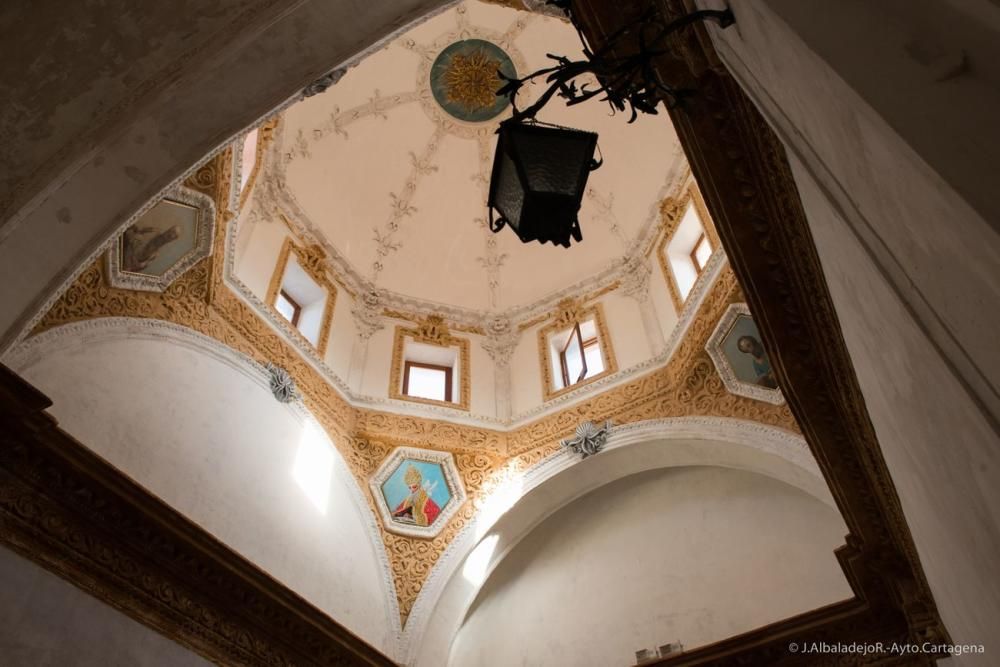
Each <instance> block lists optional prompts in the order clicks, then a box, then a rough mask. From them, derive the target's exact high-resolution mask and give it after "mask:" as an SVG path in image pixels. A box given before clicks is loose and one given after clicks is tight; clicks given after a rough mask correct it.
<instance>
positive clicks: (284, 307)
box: [274, 290, 302, 326]
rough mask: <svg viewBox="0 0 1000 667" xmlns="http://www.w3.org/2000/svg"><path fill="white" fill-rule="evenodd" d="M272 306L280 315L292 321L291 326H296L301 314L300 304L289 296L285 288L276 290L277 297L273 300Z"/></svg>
mask: <svg viewBox="0 0 1000 667" xmlns="http://www.w3.org/2000/svg"><path fill="white" fill-rule="evenodd" d="M274 307H275V308H276V309H277V310H278V312H279V313H281V315H282V317H284V318H285V319H286V320H288V321H289V322H291V323H292V326H298V324H299V316H300V315H301V314H302V306H300V305H299V303H298V302H297V301H296V300H295V299H293V298H292V297H291V296H289V294H288V292H286V291H285V290H279V291H278V298H277V299H276V300H275V302H274Z"/></svg>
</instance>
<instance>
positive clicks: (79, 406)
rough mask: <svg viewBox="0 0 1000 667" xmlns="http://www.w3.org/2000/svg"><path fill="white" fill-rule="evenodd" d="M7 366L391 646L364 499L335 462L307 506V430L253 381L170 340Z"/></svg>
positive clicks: (174, 499) (56, 407)
mask: <svg viewBox="0 0 1000 667" xmlns="http://www.w3.org/2000/svg"><path fill="white" fill-rule="evenodd" d="M17 370H18V371H19V372H20V373H22V375H23V376H24V377H25V378H26V379H27V380H28V381H29V382H31V383H32V384H34V385H35V386H36V387H38V388H39V389H40V390H41V391H43V392H44V393H46V394H47V395H48V396H49V397H50V398H51V399H52V401H53V407H52V409H51V412H52V414H54V415H55V416H56V418H58V420H59V422H60V425H61V426H62V428H64V429H65V430H67V431H68V432H69V433H71V434H72V435H73V436H75V437H76V438H78V439H79V440H80V441H81V442H83V443H84V444H86V445H87V446H89V447H91V448H92V449H93V450H94V451H95V452H97V453H98V454H100V455H101V456H103V457H104V458H106V459H107V460H108V461H109V462H110V463H111V464H113V465H114V466H116V467H118V468H119V469H121V470H122V471H123V472H125V473H126V474H127V475H129V476H130V477H131V478H133V479H135V480H136V481H137V482H139V483H140V484H142V485H143V486H144V487H146V488H147V489H149V490H150V491H151V492H152V493H153V494H155V495H157V496H158V497H160V498H161V499H163V500H164V501H165V502H166V503H168V504H169V505H171V506H172V507H174V508H176V509H177V510H178V511H180V512H182V513H183V514H185V515H186V516H187V517H189V518H190V519H192V520H193V521H195V522H196V523H198V524H199V525H201V526H202V527H203V528H205V529H206V530H208V531H209V532H211V533H212V534H214V535H215V536H216V537H218V538H219V539H220V540H222V541H223V542H224V543H226V544H227V545H228V546H229V547H231V548H232V549H234V550H235V551H237V552H239V553H240V554H242V555H243V556H244V557H246V558H247V559H249V560H250V561H252V562H253V563H255V564H256V565H257V566H258V567H260V568H262V569H263V570H265V571H267V572H268V573H269V574H270V575H271V576H273V577H275V578H276V579H277V580H279V581H281V582H282V583H284V584H286V585H287V586H289V587H290V588H291V589H292V590H294V591H295V592H297V593H298V594H300V595H301V596H303V597H304V598H305V599H307V600H309V601H310V602H311V603H312V604H314V605H316V606H317V607H318V608H320V609H321V610H323V611H324V612H326V613H328V614H329V615H330V616H331V617H333V618H334V619H336V620H337V621H338V622H340V623H342V624H344V625H345V626H347V627H348V628H349V629H351V630H352V631H354V632H355V633H357V634H358V635H359V636H361V637H362V638H364V639H365V640H366V641H368V642H370V643H371V644H373V645H374V646H376V647H378V648H380V649H382V650H383V651H386V652H388V653H391V652H392V651H393V650H394V649H393V646H392V645H391V644H390V637H391V633H390V628H389V623H388V621H387V619H388V618H389V614H388V611H387V604H388V602H387V600H388V599H389V598H388V592H387V590H386V589H385V587H384V586H383V580H382V576H381V574H380V572H381V571H380V568H379V566H378V564H377V563H378V561H377V559H376V555H375V550H374V547H373V544H372V542H371V541H370V539H369V532H368V531H367V530H366V522H367V521H370V520H371V517H370V515H368V510H367V507H365V508H364V509H363V510H362V509H360V505H359V504H357V501H356V500H355V497H354V496H352V493H351V492H350V487H349V486H348V485H349V484H354V482H353V480H352V479H350V477H349V475H348V474H347V473H346V471H345V469H344V466H343V464H341V465H340V466H339V468H338V466H334V467H333V468H332V469H331V470H330V471H329V475H330V476H331V478H330V485H329V499H328V502H327V503H326V507H325V509H324V510H321V509H318V507H317V506H316V505H315V504H313V501H311V500H310V498H309V496H307V494H306V493H305V491H304V489H303V487H302V486H300V485H299V483H298V482H297V481H296V479H295V478H293V467H294V465H295V461H296V456H297V454H298V451H299V447H300V443H301V442H302V439H303V437H304V436H303V434H304V433H306V432H307V428H306V425H305V423H304V422H303V419H302V417H301V416H300V415H299V414H297V413H296V412H295V411H293V410H292V408H290V407H288V406H286V405H282V404H280V403H278V402H277V401H276V400H275V399H274V398H273V397H272V396H271V394H270V392H269V390H268V389H267V388H266V385H265V384H264V382H263V378H261V379H259V380H258V379H253V378H251V377H249V376H248V375H246V374H245V373H244V372H243V371H241V370H237V369H236V368H234V367H233V366H231V365H229V364H228V363H226V362H223V361H221V360H220V359H218V358H215V357H212V356H209V355H207V354H205V353H203V352H200V351H195V350H193V349H190V348H189V347H184V346H181V345H179V344H177V343H175V342H171V341H164V340H158V339H148V338H124V337H116V338H110V339H97V340H91V341H89V342H88V343H87V344H86V345H85V346H82V345H79V344H77V345H72V344H70V345H68V346H67V347H64V348H62V349H57V350H55V351H52V352H49V353H47V354H46V355H45V356H44V357H42V358H41V359H37V358H36V359H35V360H34V362H33V363H31V364H30V365H29V366H28V367H26V368H18V369H17ZM321 442H325V443H326V444H327V446H329V447H331V448H332V445H331V444H330V443H329V441H328V440H326V439H325V436H322V437H321ZM321 446H322V445H321ZM334 452H335V450H334ZM334 455H335V456H337V457H339V454H336V453H335V454H334ZM373 532H374V531H373Z"/></svg>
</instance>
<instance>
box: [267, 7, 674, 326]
mask: <svg viewBox="0 0 1000 667" xmlns="http://www.w3.org/2000/svg"><path fill="white" fill-rule="evenodd" d="M547 53H556V54H562V55H567V56H570V57H578V56H579V55H580V53H581V44H580V40H579V37H578V36H577V33H576V31H575V30H574V28H573V27H572V26H571V25H570V24H569V23H567V22H565V21H561V20H559V19H557V18H553V17H549V16H542V15H537V14H530V13H527V12H524V11H518V10H513V9H508V8H506V7H501V6H496V5H487V4H482V3H479V2H471V1H470V2H465V3H462V4H460V5H457V6H456V7H454V8H452V9H450V10H448V11H446V12H444V13H441V14H439V15H437V16H435V17H434V18H432V19H430V20H428V21H426V22H425V23H423V24H421V25H418V26H416V27H414V28H412V29H411V30H410V31H408V32H407V33H405V34H403V35H402V36H400V37H398V38H397V39H395V40H394V41H392V42H391V43H389V44H388V45H387V46H386V47H385V48H383V49H382V50H380V51H378V52H375V53H373V54H372V55H370V56H369V57H367V58H366V59H365V60H363V61H362V62H361V63H360V64H359V65H358V66H356V67H354V68H352V69H350V70H349V71H348V72H347V73H346V74H345V75H344V76H343V78H342V79H341V80H340V81H339V82H338V83H337V84H336V85H334V86H332V87H331V88H330V89H329V90H327V91H326V92H324V93H323V94H319V95H315V96H313V97H309V98H306V99H305V100H303V101H302V102H300V103H298V104H295V105H294V106H292V107H290V108H289V109H288V110H287V111H286V112H285V113H284V116H283V119H282V122H281V123H280V125H279V129H278V137H277V141H276V142H275V145H274V148H273V153H272V156H271V159H270V160H269V161H268V163H267V164H266V167H265V170H266V172H267V177H268V178H269V179H270V180H271V182H272V183H274V184H276V185H277V191H278V192H280V193H281V198H282V200H283V204H284V205H283V208H284V209H285V210H286V211H287V212H288V213H289V215H291V216H293V217H295V218H296V219H297V222H299V223H301V224H302V225H303V226H305V227H307V228H309V229H311V231H312V232H313V233H315V234H316V235H317V236H321V237H322V238H323V239H325V240H326V241H328V243H329V246H328V247H330V248H331V249H332V250H333V252H334V254H335V255H336V256H337V257H336V259H339V260H340V261H341V262H342V263H343V264H344V265H345V266H346V267H347V268H348V269H349V270H350V271H351V272H352V273H354V274H355V276H356V277H357V278H359V279H360V280H361V281H363V282H364V283H370V284H371V285H373V286H375V287H377V288H378V289H380V290H387V291H390V292H394V293H397V294H400V295H403V296H406V297H409V298H413V299H418V300H420V301H425V302H432V303H436V304H446V305H448V306H451V307H453V308H459V309H468V310H470V311H477V312H500V311H509V310H511V309H523V308H525V307H527V306H529V305H530V304H532V303H535V302H537V301H538V300H540V299H542V298H545V297H547V296H550V295H552V294H553V293H555V292H558V291H561V290H567V289H572V288H573V287H574V286H575V285H577V284H578V283H580V282H582V281H584V280H587V279H593V277H594V276H600V275H610V274H613V273H614V271H615V270H616V267H618V266H620V265H621V263H622V257H623V256H624V255H625V254H626V253H627V251H628V249H629V248H630V247H631V245H632V244H633V243H635V242H636V241H637V240H638V239H640V238H642V237H643V235H644V234H645V233H647V232H648V231H649V230H651V229H652V228H654V227H655V224H654V223H655V218H656V215H657V203H658V202H659V201H660V200H661V199H662V197H663V195H664V193H665V192H666V190H667V189H668V188H669V187H670V186H671V185H673V184H674V183H675V182H676V181H677V180H678V179H679V178H680V177H682V176H683V172H684V171H685V162H684V158H683V156H682V152H681V149H680V146H679V143H678V141H677V138H676V135H675V133H674V130H673V127H672V126H671V124H670V122H669V121H668V120H667V119H666V118H665V116H650V117H642V118H639V119H638V120H637V121H636V122H635V123H633V124H631V125H629V124H628V123H627V122H626V121H627V118H625V117H622V116H621V115H617V116H613V115H611V114H610V113H609V108H608V107H607V105H605V104H602V103H600V102H598V101H593V102H591V103H589V104H584V105H580V106H577V107H574V108H572V109H570V108H566V107H565V106H564V105H563V104H562V102H561V101H560V100H559V99H556V100H554V101H553V102H552V103H550V104H549V106H548V107H547V108H546V109H544V110H543V112H542V114H540V118H539V119H540V120H543V121H546V122H551V123H557V124H561V125H567V126H571V127H578V128H583V129H588V130H592V131H596V132H598V133H599V135H600V140H599V147H600V151H601V154H602V155H603V157H604V166H603V167H602V168H601V169H599V170H597V171H595V172H593V173H592V174H591V176H590V182H589V189H588V192H587V195H586V196H585V198H584V201H583V207H582V210H581V213H580V222H581V226H582V229H583V241H582V242H581V243H579V244H576V245H574V246H573V247H572V248H569V249H564V248H557V247H553V246H551V245H546V246H541V245H538V244H531V245H523V244H521V243H520V241H518V240H517V238H516V237H515V236H514V234H512V233H510V231H509V230H505V231H504V232H503V233H500V234H496V235H495V234H493V233H492V232H490V231H489V229H488V228H487V225H486V217H487V210H486V198H487V193H488V188H489V175H490V169H491V166H492V160H493V152H494V148H495V144H496V135H495V131H496V129H497V125H498V123H499V122H500V121H502V120H503V119H504V118H506V117H508V116H509V115H510V113H511V110H510V105H509V104H508V103H507V101H506V100H505V99H502V98H497V97H496V96H495V95H494V94H493V91H494V90H495V89H496V88H498V87H499V86H500V85H501V82H500V81H499V79H497V78H496V71H497V69H500V70H502V71H504V72H506V73H508V74H513V73H515V72H516V73H517V74H518V75H521V76H523V75H524V74H526V73H528V72H531V71H534V70H536V69H538V68H540V67H544V66H547V65H549V64H551V61H550V60H549V59H548V58H547V56H546V54H547ZM542 89H543V87H542V84H541V83H538V84H535V85H532V86H529V87H528V88H527V91H528V93H527V96H528V97H530V96H534V95H536V94H538V93H539V92H541V90H542ZM525 103H527V100H524V101H522V102H521V104H525ZM665 158H666V159H665Z"/></svg>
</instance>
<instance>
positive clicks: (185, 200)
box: [105, 186, 216, 292]
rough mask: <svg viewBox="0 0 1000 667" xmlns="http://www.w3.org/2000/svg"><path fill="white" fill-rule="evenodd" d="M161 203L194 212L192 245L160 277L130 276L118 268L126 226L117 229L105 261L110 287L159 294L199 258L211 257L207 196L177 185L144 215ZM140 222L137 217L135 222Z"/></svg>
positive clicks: (211, 218)
mask: <svg viewBox="0 0 1000 667" xmlns="http://www.w3.org/2000/svg"><path fill="white" fill-rule="evenodd" d="M164 202H177V203H178V204H181V205H184V206H190V207H192V208H194V209H195V210H197V212H198V219H197V222H196V223H195V239H194V245H193V246H192V247H191V249H189V250H188V251H187V252H186V253H185V254H184V255H183V256H182V257H180V259H178V260H177V261H176V262H175V263H174V265H173V266H171V267H170V268H169V269H167V270H166V271H164V273H163V275H160V276H154V275H150V274H146V273H132V272H130V271H125V270H124V269H122V267H121V259H122V243H124V242H125V233H126V232H127V231H128V229H129V227H131V225H129V227H126V228H124V229H122V230H121V232H119V233H118V234H116V235H115V237H114V238H113V239H112V241H111V242H110V243H109V244H108V246H107V252H106V253H105V261H106V263H107V267H108V281H109V282H110V283H111V285H112V286H113V287H121V288H124V289H134V290H142V291H146V292H162V291H164V290H165V289H167V288H168V287H169V286H170V284H171V283H173V282H174V281H175V280H177V279H178V278H179V277H180V276H182V275H184V273H185V272H186V271H187V270H188V269H190V268H191V267H192V266H194V265H195V264H197V263H198V262H199V261H201V260H202V259H204V258H206V257H208V256H209V255H211V254H212V239H213V238H215V222H216V215H215V202H213V201H212V198H211V197H207V196H206V195H203V194H202V193H200V192H197V191H195V190H191V189H190V188H186V187H183V186H178V187H176V188H174V189H173V190H170V191H169V192H167V193H166V194H164V195H163V196H162V197H160V198H159V199H157V200H156V201H155V202H153V204H152V206H149V207H148V208H146V212H148V211H149V210H151V209H152V208H153V207H154V206H156V205H158V204H161V203H164ZM139 221H141V218H137V219H136V222H139Z"/></svg>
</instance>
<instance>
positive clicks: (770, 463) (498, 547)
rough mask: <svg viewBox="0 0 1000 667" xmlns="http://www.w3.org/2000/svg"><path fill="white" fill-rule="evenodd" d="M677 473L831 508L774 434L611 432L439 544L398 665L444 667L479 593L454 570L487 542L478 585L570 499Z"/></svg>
mask: <svg viewBox="0 0 1000 667" xmlns="http://www.w3.org/2000/svg"><path fill="white" fill-rule="evenodd" d="M687 466H715V467H722V468H733V469H738V470H744V471H748V472H752V473H756V474H759V475H763V476H765V477H768V478H771V479H774V480H778V481H781V482H784V483H786V484H789V485H790V486H793V487H795V488H797V489H799V490H801V491H803V492H804V493H806V494H807V495H809V496H812V497H813V498H816V499H817V500H819V501H820V502H822V503H824V504H825V505H827V506H829V507H831V508H835V503H834V500H833V498H832V496H831V495H830V492H829V489H828V488H827V486H826V483H825V481H824V480H823V477H822V475H821V473H820V471H819V467H818V466H817V464H816V462H815V460H814V459H813V458H812V455H811V454H810V453H809V450H808V448H807V446H806V444H805V441H804V440H803V439H802V438H801V437H800V436H797V435H795V434H792V433H790V432H787V431H784V430H782V429H777V428H773V427H769V426H764V425H762V424H758V423H756V422H750V421H745V420H739V419H729V418H713V417H678V418H671V419H659V420H650V421H645V422H638V423H635V424H628V425H624V426H619V427H615V428H614V429H613V430H612V432H611V435H610V437H609V438H608V443H607V445H606V447H605V450H604V451H603V452H602V453H601V454H599V455H598V456H595V457H591V458H589V459H586V460H582V461H581V460H580V459H579V457H578V456H577V455H575V454H571V453H570V452H568V451H560V452H559V453H557V454H555V455H553V456H551V457H549V458H547V459H545V460H543V461H541V462H539V463H538V464H537V465H535V466H534V467H532V468H530V469H529V470H527V471H526V472H525V474H524V475H523V478H522V479H521V480H520V481H519V482H516V483H515V484H514V485H513V486H511V487H509V488H507V489H505V490H503V491H501V492H500V493H499V494H495V497H494V498H493V499H491V501H488V502H487V503H485V505H484V507H483V508H482V509H481V510H480V512H479V513H478V514H477V516H476V519H475V520H474V521H473V522H471V523H470V524H469V525H468V526H467V527H466V528H465V529H464V530H463V531H462V532H461V533H460V534H459V535H457V536H456V537H455V539H454V540H453V541H452V543H451V544H450V545H449V547H448V549H447V550H446V552H445V554H444V555H443V556H442V557H441V559H440V560H439V561H438V563H437V564H436V566H435V568H434V570H433V571H432V572H431V575H430V576H429V577H428V579H427V581H426V583H425V584H424V587H423V588H422V589H421V591H420V596H419V597H418V598H417V601H416V603H415V604H414V606H413V610H412V612H411V614H410V617H409V620H408V622H407V627H406V629H405V632H404V636H403V646H402V653H401V657H402V658H403V660H404V664H409V665H417V666H420V665H433V664H447V660H448V656H449V648H450V645H451V642H452V641H453V639H454V638H455V636H456V635H457V633H458V630H459V629H460V628H461V625H462V622H463V620H464V618H465V616H466V613H467V610H468V609H469V607H470V605H471V604H472V603H473V601H474V600H475V598H476V596H477V594H478V592H479V590H480V586H481V584H480V586H477V585H473V584H472V583H471V582H469V581H468V580H466V579H465V578H464V577H463V576H462V569H463V567H464V566H465V564H466V563H467V562H469V559H470V558H474V557H476V556H475V555H474V554H475V553H476V550H477V549H478V548H480V546H481V545H484V544H485V543H486V540H487V539H491V541H492V542H493V544H492V545H490V546H489V549H488V550H489V552H490V553H489V554H488V555H487V556H486V557H485V562H484V563H479V564H478V567H481V568H482V570H483V573H484V576H483V579H482V582H481V583H484V582H485V581H486V580H487V579H488V577H489V573H490V572H492V571H493V570H494V569H495V568H496V567H497V566H498V564H499V563H500V562H501V561H502V560H503V558H504V557H505V556H506V555H507V554H508V553H510V551H511V550H512V549H513V548H514V547H515V546H516V545H517V544H518V543H519V542H520V541H521V540H522V539H523V538H524V537H525V536H526V535H528V534H529V533H530V532H531V530H532V529H533V528H534V527H536V526H537V525H539V524H540V523H541V522H542V521H543V520H544V519H545V518H547V517H548V516H551V515H552V514H553V513H555V512H556V511H558V510H559V509H561V508H562V507H564V506H565V505H567V504H568V503H569V502H571V501H572V500H574V499H576V498H579V497H582V496H584V495H586V494H588V493H590V492H592V491H595V490H596V489H598V488H600V487H602V486H604V485H606V484H609V483H611V482H613V481H615V480H618V479H621V478H623V477H627V476H630V475H633V474H637V473H641V472H644V471H650V470H657V469H662V468H670V467H687ZM845 533H846V529H845ZM494 536H496V537H495V539H493V538H494ZM480 557H482V556H481V554H480Z"/></svg>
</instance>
